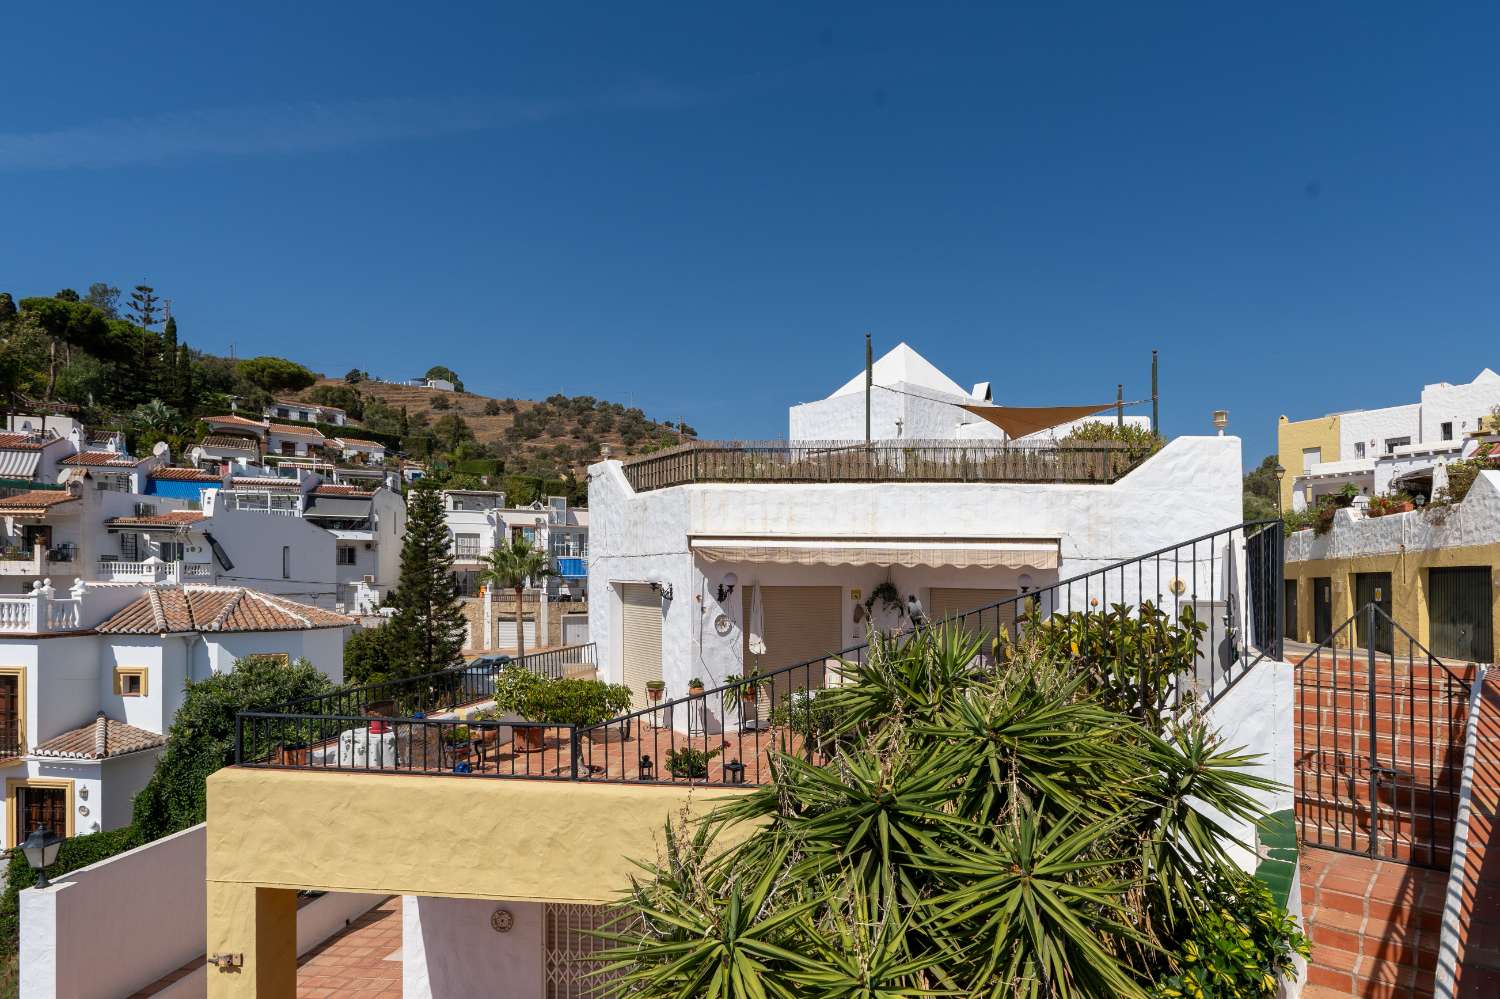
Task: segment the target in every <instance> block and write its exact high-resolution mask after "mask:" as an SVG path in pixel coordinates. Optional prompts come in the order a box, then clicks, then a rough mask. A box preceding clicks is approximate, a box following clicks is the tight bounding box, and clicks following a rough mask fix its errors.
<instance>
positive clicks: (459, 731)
mask: <svg viewBox="0 0 1500 999" xmlns="http://www.w3.org/2000/svg"><path fill="white" fill-rule="evenodd" d="M469 738H470V736H469V726H467V725H455V726H453V727H452V728H450V729H448V730H447V731H445V732H444V733H443V741H444V742H446V743H447V744H448V752H449V753H451V754H452V756H453V761H454V762H455V763H456V762H458V761H459V760H467V759H468V758H469V753H470V751H471V750H470V746H469Z"/></svg>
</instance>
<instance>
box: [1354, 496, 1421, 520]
mask: <svg viewBox="0 0 1500 999" xmlns="http://www.w3.org/2000/svg"><path fill="white" fill-rule="evenodd" d="M1411 501H1412V498H1411V497H1410V496H1408V495H1407V494H1406V493H1390V494H1388V495H1385V496H1371V497H1370V505H1369V506H1368V507H1366V508H1365V516H1367V517H1386V516H1389V515H1390V514H1393V513H1404V512H1405V511H1406V510H1407V509H1409V504H1410V503H1411Z"/></svg>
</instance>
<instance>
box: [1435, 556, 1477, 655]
mask: <svg viewBox="0 0 1500 999" xmlns="http://www.w3.org/2000/svg"><path fill="white" fill-rule="evenodd" d="M1492 600H1493V597H1492V595H1491V589H1490V567H1489V566H1487V565H1475V566H1461V567H1458V568H1453V569H1429V570H1428V571H1427V624H1428V629H1429V630H1428V635H1429V637H1430V638H1431V646H1432V654H1433V655H1435V656H1439V657H1441V658H1443V659H1461V660H1463V661H1464V662H1470V663H1489V662H1492V661H1493V660H1494V647H1493V640H1492V636H1493V627H1494V624H1493V614H1492V605H1491V601H1492Z"/></svg>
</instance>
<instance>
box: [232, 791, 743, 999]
mask: <svg viewBox="0 0 1500 999" xmlns="http://www.w3.org/2000/svg"><path fill="white" fill-rule="evenodd" d="M743 793H744V792H740V791H730V790H727V789H725V788H686V787H670V786H660V787H658V786H653V785H643V784H587V783H573V782H570V781H530V780H490V779H485V778H481V777H427V776H414V775H407V774H379V773H327V772H325V773H317V772H307V773H301V772H296V771H288V770H254V769H241V768H236V767H230V768H227V769H224V770H220V771H219V772H218V773H216V774H214V775H213V776H211V777H209V779H208V864H207V868H208V870H207V878H208V952H209V953H210V954H239V955H243V960H244V965H243V967H240V968H237V969H221V968H218V967H214V966H210V967H209V969H208V995H209V996H210V997H211V999H231V997H233V999H239V997H241V996H244V997H250V996H259V997H260V999H268V997H271V999H279V997H282V996H285V997H287V999H291V997H292V996H293V994H294V992H295V985H296V953H295V951H296V939H295V937H296V915H295V899H296V895H295V890H298V889H306V890H317V891H356V892H377V893H380V894H382V895H395V894H402V895H435V896H446V897H450V898H485V899H510V900H521V901H560V902H583V903H603V902H612V901H615V900H616V899H618V897H619V893H620V892H621V891H622V890H624V889H625V888H627V887H628V886H629V881H630V877H631V875H633V874H639V873H640V868H639V867H637V866H636V865H635V864H633V863H632V862H631V861H632V860H633V859H638V860H646V861H650V860H654V859H656V858H657V856H658V853H659V847H660V845H661V842H662V835H663V827H664V825H665V823H666V821H667V819H668V818H669V817H672V818H678V817H681V816H683V815H685V814H686V815H700V814H702V813H703V812H705V811H706V810H708V809H709V808H710V807H712V806H713V805H714V804H715V803H717V802H720V801H723V800H724V799H725V798H727V797H729V796H732V795H735V794H743ZM752 831H753V827H748V826H740V827H734V828H731V829H727V830H725V831H724V832H723V834H722V835H721V838H720V842H721V844H722V845H724V846H728V845H732V844H734V843H736V842H739V841H740V840H743V839H744V838H745V837H746V836H748V835H749V834H750V833H751V832H752ZM289 934H290V935H289Z"/></svg>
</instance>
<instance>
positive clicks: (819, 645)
mask: <svg viewBox="0 0 1500 999" xmlns="http://www.w3.org/2000/svg"><path fill="white" fill-rule="evenodd" d="M760 605H761V611H762V621H763V622H764V624H765V629H766V632H765V640H766V653H765V655H763V656H752V655H751V654H750V635H749V630H748V629H746V633H745V639H744V643H745V644H744V654H745V660H744V661H745V662H746V663H747V664H748V667H749V668H750V669H752V670H755V669H759V670H760V671H761V672H762V673H766V672H769V671H771V670H774V669H776V668H778V667H781V666H792V665H795V664H797V663H805V662H808V661H810V660H814V659H817V660H821V659H824V658H826V657H828V656H832V655H834V654H835V653H837V652H838V651H839V650H840V649H841V648H842V647H843V636H844V629H843V628H842V627H841V626H840V621H839V617H840V610H841V608H842V607H843V591H842V590H841V589H840V588H839V587H837V586H762V587H761V588H760ZM744 611H745V617H744V618H743V620H744V621H746V622H748V621H749V620H750V593H749V591H748V589H747V590H746V592H745V606H744ZM792 673H794V674H796V675H794V676H793V675H789V676H786V677H783V678H778V680H777V681H776V689H775V692H774V696H775V697H776V698H777V699H778V700H779V699H780V698H781V697H784V696H785V695H786V694H787V693H788V692H789V691H791V690H794V689H796V688H799V687H804V688H808V689H811V688H816V687H822V686H824V670H823V667H822V664H821V663H818V664H815V665H813V666H811V667H809V668H808V669H807V671H806V672H803V671H801V670H793V671H792Z"/></svg>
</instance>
